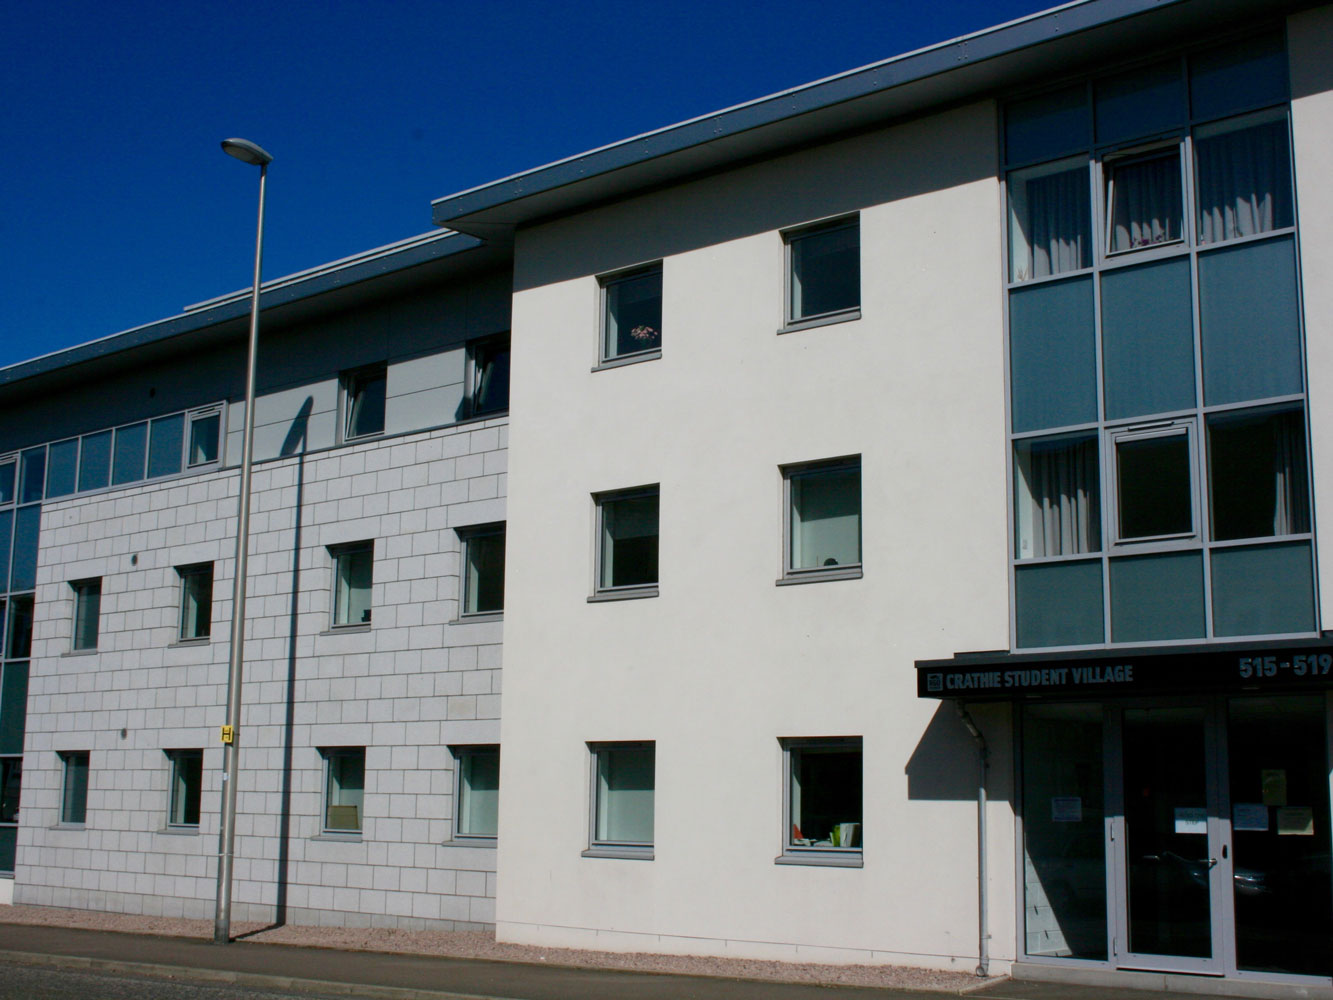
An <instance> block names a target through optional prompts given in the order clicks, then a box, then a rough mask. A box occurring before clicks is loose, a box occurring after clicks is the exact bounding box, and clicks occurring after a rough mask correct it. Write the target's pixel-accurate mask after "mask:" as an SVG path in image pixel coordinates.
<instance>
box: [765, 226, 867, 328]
mask: <svg viewBox="0 0 1333 1000" xmlns="http://www.w3.org/2000/svg"><path fill="white" fill-rule="evenodd" d="M782 238H783V239H784V240H785V241H786V245H787V317H786V321H787V323H788V324H795V323H804V322H806V321H810V320H820V319H830V320H831V319H854V318H855V316H856V315H859V313H858V312H857V311H858V310H859V309H860V307H861V223H860V219H859V218H855V217H853V218H850V219H839V220H836V221H834V222H826V223H820V224H819V225H815V226H807V227H804V228H802V229H796V230H792V231H791V232H787V233H783V237H782Z"/></svg>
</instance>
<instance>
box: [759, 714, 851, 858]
mask: <svg viewBox="0 0 1333 1000" xmlns="http://www.w3.org/2000/svg"><path fill="white" fill-rule="evenodd" d="M782 750H783V756H784V758H785V767H784V769H783V770H784V772H785V773H786V775H787V789H786V800H787V803H786V809H785V810H784V812H785V815H786V817H787V820H786V826H787V830H786V834H785V836H784V848H783V856H782V857H780V858H778V861H779V862H782V863H787V864H832V865H849V866H855V867H860V865H861V840H862V837H861V834H862V826H861V738H860V737H859V736H839V737H829V738H822V739H787V740H783V741H782Z"/></svg>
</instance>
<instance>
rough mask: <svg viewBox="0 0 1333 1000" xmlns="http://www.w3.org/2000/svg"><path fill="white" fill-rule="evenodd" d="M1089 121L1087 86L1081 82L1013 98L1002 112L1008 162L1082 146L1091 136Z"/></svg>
mask: <svg viewBox="0 0 1333 1000" xmlns="http://www.w3.org/2000/svg"><path fill="white" fill-rule="evenodd" d="M1091 124H1092V117H1091V115H1089V114H1088V96H1087V90H1086V88H1085V87H1084V86H1083V84H1081V83H1080V84H1076V85H1075V86H1072V87H1066V88H1065V89H1063V90H1057V91H1054V92H1050V93H1045V94H1039V95H1037V96H1036V97H1029V98H1027V99H1026V100H1022V101H1014V102H1012V103H1011V104H1010V105H1009V106H1008V107H1007V108H1006V109H1005V114H1004V142H1005V153H1006V156H1007V159H1008V162H1010V163H1015V164H1016V163H1034V162H1036V161H1038V160H1053V159H1055V158H1056V157H1057V156H1060V155H1062V154H1065V153H1072V152H1073V151H1074V150H1076V149H1083V148H1086V147H1087V146H1088V143H1089V139H1090V138H1091V134H1090V132H1091V128H1090V126H1091Z"/></svg>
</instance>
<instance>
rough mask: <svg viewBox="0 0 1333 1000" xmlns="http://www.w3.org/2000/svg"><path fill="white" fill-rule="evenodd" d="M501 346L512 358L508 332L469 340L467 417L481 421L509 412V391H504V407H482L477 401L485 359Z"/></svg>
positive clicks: (483, 374) (484, 372)
mask: <svg viewBox="0 0 1333 1000" xmlns="http://www.w3.org/2000/svg"><path fill="white" fill-rule="evenodd" d="M501 346H503V349H504V350H505V351H508V352H509V354H510V358H511V359H512V358H513V349H512V344H511V341H510V334H509V332H508V331H505V332H504V333H495V334H491V335H490V336H488V337H478V338H477V339H476V340H470V341H468V344H467V409H466V411H465V412H466V413H467V415H468V417H470V418H475V419H483V418H488V417H498V416H503V415H504V414H506V413H508V412H509V389H508V387H506V389H505V402H504V406H489V407H484V408H483V407H482V406H481V404H480V402H479V400H480V398H481V389H482V384H481V383H482V379H483V378H485V374H486V359H487V355H488V354H490V353H493V352H494V353H498V352H497V348H500V347H501Z"/></svg>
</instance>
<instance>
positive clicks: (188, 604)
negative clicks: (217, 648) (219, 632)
mask: <svg viewBox="0 0 1333 1000" xmlns="http://www.w3.org/2000/svg"><path fill="white" fill-rule="evenodd" d="M176 572H177V573H178V574H179V575H180V578H181V616H180V633H179V636H180V638H181V639H207V638H208V636H209V634H210V633H211V632H212V629H213V564H212V563H200V564H199V565H197V566H179V567H177V568H176Z"/></svg>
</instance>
